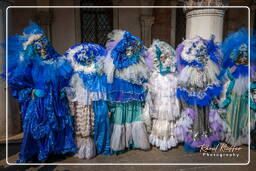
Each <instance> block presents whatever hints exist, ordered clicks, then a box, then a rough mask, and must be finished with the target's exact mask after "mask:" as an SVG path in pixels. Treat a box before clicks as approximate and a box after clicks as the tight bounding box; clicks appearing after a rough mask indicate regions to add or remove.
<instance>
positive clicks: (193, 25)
mask: <svg viewBox="0 0 256 171" xmlns="http://www.w3.org/2000/svg"><path fill="white" fill-rule="evenodd" d="M186 18H187V21H186V38H193V37H195V36H201V37H203V38H205V39H209V38H210V37H211V35H212V34H213V35H215V40H216V42H221V41H222V36H223V18H224V10H222V9H195V10H191V11H189V12H187V13H186Z"/></svg>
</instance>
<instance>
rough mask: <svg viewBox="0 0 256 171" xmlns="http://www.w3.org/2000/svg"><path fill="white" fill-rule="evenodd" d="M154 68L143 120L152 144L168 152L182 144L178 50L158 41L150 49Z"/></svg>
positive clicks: (149, 83)
mask: <svg viewBox="0 0 256 171" xmlns="http://www.w3.org/2000/svg"><path fill="white" fill-rule="evenodd" d="M148 51H149V54H150V55H151V57H152V58H153V59H154V68H153V71H152V74H151V75H150V79H149V81H148V83H147V84H146V85H147V89H148V93H147V96H146V104H145V107H144V111H143V120H144V122H145V124H146V125H147V131H148V132H149V134H150V135H149V142H150V143H151V144H152V145H155V146H157V147H159V148H160V150H162V151H166V150H168V149H171V148H172V147H175V146H176V145H177V144H178V138H177V137H176V135H175V127H176V122H177V121H178V119H179V118H180V105H179V100H178V99H177V97H176V90H177V85H178V79H177V68H176V65H177V63H176V55H175V50H174V49H173V48H172V47H171V46H170V45H169V44H168V43H166V42H163V41H160V40H154V41H153V44H152V45H151V47H150V48H149V49H148Z"/></svg>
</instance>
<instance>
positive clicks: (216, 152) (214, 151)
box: [200, 143, 242, 158]
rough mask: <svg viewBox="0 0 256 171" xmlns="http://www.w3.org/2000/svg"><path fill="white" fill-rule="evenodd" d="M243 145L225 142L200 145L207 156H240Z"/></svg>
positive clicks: (201, 151) (201, 150)
mask: <svg viewBox="0 0 256 171" xmlns="http://www.w3.org/2000/svg"><path fill="white" fill-rule="evenodd" d="M240 150H242V148H241V147H235V146H229V145H227V144H225V143H221V144H218V145H217V146H215V147H210V146H208V145H202V146H200V153H202V154H203V156H205V157H220V158H222V157H239V151H240Z"/></svg>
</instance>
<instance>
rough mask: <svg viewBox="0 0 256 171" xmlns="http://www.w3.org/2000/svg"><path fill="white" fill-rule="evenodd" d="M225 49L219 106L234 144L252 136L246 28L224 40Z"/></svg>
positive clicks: (228, 137) (226, 138)
mask: <svg viewBox="0 0 256 171" xmlns="http://www.w3.org/2000/svg"><path fill="white" fill-rule="evenodd" d="M222 53H223V73H224V74H223V79H224V81H225V84H224V91H223V93H222V97H221V99H220V102H219V107H220V109H222V114H221V116H222V118H223V120H224V121H225V124H226V125H225V127H226V128H227V130H226V133H225V142H227V143H229V144H230V145H233V146H240V145H242V144H248V138H249V137H248V120H249V106H248V105H249V104H248V93H249V92H248V89H249V87H248V79H249V76H248V73H249V68H248V60H249V59H248V32H247V30H246V29H245V28H243V29H240V30H238V31H237V32H235V33H231V34H229V35H228V37H227V38H226V39H225V40H224V42H223V43H222ZM252 86H253V84H252ZM251 107H253V106H251ZM251 116H253V115H251ZM251 119H253V118H251Z"/></svg>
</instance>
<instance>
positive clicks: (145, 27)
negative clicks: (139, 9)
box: [140, 15, 155, 47]
mask: <svg viewBox="0 0 256 171" xmlns="http://www.w3.org/2000/svg"><path fill="white" fill-rule="evenodd" d="M154 19H155V18H154V17H153V16H147V15H143V16H141V18H140V21H141V37H142V41H143V43H144V44H145V45H146V46H147V47H149V46H150V44H151V28H152V24H153V23H154Z"/></svg>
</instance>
